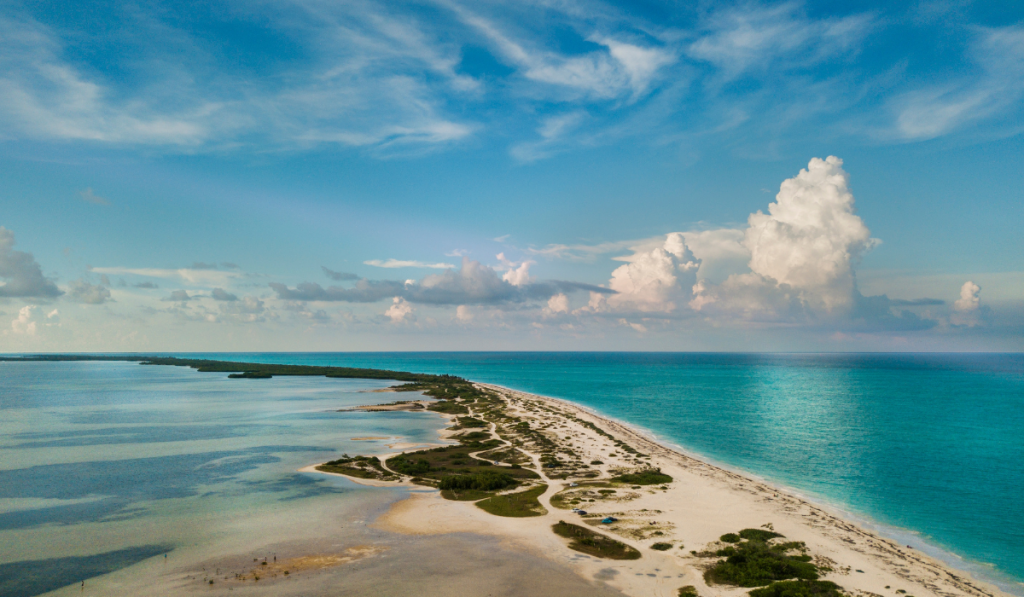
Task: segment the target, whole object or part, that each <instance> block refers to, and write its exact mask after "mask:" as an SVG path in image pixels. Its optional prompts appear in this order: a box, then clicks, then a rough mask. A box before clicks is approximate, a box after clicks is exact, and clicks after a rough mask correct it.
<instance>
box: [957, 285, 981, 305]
mask: <svg viewBox="0 0 1024 597" xmlns="http://www.w3.org/2000/svg"><path fill="white" fill-rule="evenodd" d="M980 305H981V286H978V285H977V284H975V283H974V282H971V281H967V282H964V285H963V286H961V287H960V298H959V299H957V300H956V301H955V302H954V303H953V308H954V309H956V310H957V311H964V312H968V311H976V310H977V309H978V307H979V306H980Z"/></svg>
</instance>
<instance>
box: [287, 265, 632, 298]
mask: <svg viewBox="0 0 1024 597" xmlns="http://www.w3.org/2000/svg"><path fill="white" fill-rule="evenodd" d="M270 287H271V288H272V289H273V290H274V292H275V293H277V296H278V298H281V299H283V300H294V301H341V302H350V303H373V302H377V301H380V300H383V299H385V298H392V297H396V296H397V297H400V298H402V299H403V300H406V301H409V302H410V303H420V304H430V305H496V304H501V303H521V302H524V301H528V300H547V299H549V298H550V297H551V296H552V295H554V294H557V293H559V292H573V291H592V292H597V293H604V294H609V293H613V292H614V291H612V290H609V289H607V288H601V287H599V286H594V285H591V284H582V283H579V282H567V281H561V280H548V281H541V282H528V283H523V284H522V285H520V286H515V285H513V284H511V283H509V282H508V281H507V280H503V279H502V278H501V277H499V275H498V272H496V271H495V270H494V269H493V268H491V267H488V266H486V265H483V264H482V263H480V262H479V261H473V260H471V259H469V258H466V257H463V259H462V267H461V268H460V269H458V270H454V269H449V270H446V271H444V272H443V273H439V274H432V275H429V276H426V277H424V278H423V279H422V280H420V281H416V280H406V281H404V282H399V281H394V280H365V279H364V280H359V281H358V282H356V283H355V284H353V285H352V287H350V288H346V287H342V286H331V287H329V288H323V287H321V286H320V285H319V284H316V283H314V282H303V283H301V284H298V285H297V286H296V287H295V288H288V287H287V286H285V285H284V284H279V283H274V282H272V283H271V284H270Z"/></svg>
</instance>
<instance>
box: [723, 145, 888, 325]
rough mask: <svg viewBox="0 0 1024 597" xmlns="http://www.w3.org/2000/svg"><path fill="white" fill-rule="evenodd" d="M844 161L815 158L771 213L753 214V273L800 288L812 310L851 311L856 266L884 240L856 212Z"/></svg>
mask: <svg viewBox="0 0 1024 597" xmlns="http://www.w3.org/2000/svg"><path fill="white" fill-rule="evenodd" d="M849 182H850V178H849V175H848V174H847V173H846V171H845V170H843V161H842V160H840V159H839V158H837V157H835V156H829V157H828V158H826V159H824V160H822V159H819V158H814V159H812V160H811V162H810V164H808V166H807V169H806V170H801V171H800V173H799V174H798V175H797V176H796V177H794V178H790V179H788V180H786V181H785V182H783V183H782V188H781V189H780V191H779V194H778V195H776V196H775V201H776V202H775V203H772V204H770V205H769V206H768V213H767V214H765V213H762V212H760V211H758V212H757V213H755V214H751V216H750V218H749V220H748V222H749V224H750V227H749V228H747V230H746V233H745V236H744V240H743V244H744V246H745V247H746V248H747V249H748V250H749V251H750V254H751V255H750V269H751V270H752V271H753V272H754V273H756V274H760V275H762V276H764V277H766V278H769V279H772V280H775V281H776V282H777V283H778V284H787V285H789V286H790V287H792V288H794V289H797V291H798V292H799V293H800V295H801V298H802V299H803V300H804V301H805V302H807V303H808V304H809V305H810V306H811V307H812V308H816V309H824V310H825V311H832V310H833V309H836V308H842V307H845V306H848V305H849V304H850V302H851V300H852V298H851V297H852V295H853V289H854V275H853V265H854V263H855V262H856V260H857V259H858V258H859V257H860V256H861V255H862V254H864V252H866V251H868V250H869V249H871V248H872V247H873V246H875V245H877V244H878V243H879V242H880V241H878V240H876V239H872V238H871V232H870V231H869V230H868V228H867V226H865V225H864V222H863V221H862V220H861V219H860V217H859V216H857V215H856V214H855V213H854V209H853V193H851V192H850V186H849Z"/></svg>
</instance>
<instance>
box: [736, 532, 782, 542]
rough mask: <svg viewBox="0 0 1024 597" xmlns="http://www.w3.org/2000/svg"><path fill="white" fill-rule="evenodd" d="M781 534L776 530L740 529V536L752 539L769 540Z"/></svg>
mask: <svg viewBox="0 0 1024 597" xmlns="http://www.w3.org/2000/svg"><path fill="white" fill-rule="evenodd" d="M781 536H782V535H780V534H778V533H776V532H775V531H766V530H764V529H743V530H742V531H740V537H743V538H744V539H749V540H751V541H768V540H769V539H774V538H776V537H781Z"/></svg>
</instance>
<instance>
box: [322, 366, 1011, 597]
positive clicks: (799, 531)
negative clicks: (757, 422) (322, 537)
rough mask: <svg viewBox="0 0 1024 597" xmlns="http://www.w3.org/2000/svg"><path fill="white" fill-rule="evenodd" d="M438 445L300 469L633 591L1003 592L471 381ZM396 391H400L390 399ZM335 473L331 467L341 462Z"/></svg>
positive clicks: (454, 399) (728, 478) (561, 409)
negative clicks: (377, 492) (405, 494)
mask: <svg viewBox="0 0 1024 597" xmlns="http://www.w3.org/2000/svg"><path fill="white" fill-rule="evenodd" d="M460 385H461V389H460V390H453V389H451V387H448V388H445V387H444V386H443V384H442V385H440V386H432V387H429V388H425V387H423V386H420V389H421V390H427V393H428V395H433V396H434V397H435V398H442V400H441V401H440V402H437V403H434V404H430V405H428V409H429V410H433V411H439V412H441V413H443V414H444V415H445V416H447V417H448V418H449V419H450V421H451V422H452V426H451V427H449V428H448V429H447V430H445V431H444V432H442V437H441V439H442V440H443V441H445V442H447V443H446V445H441V446H436V447H431V448H428V449H425V450H423V449H421V450H416V451H411V452H395V453H391V454H384V455H380V456H377V457H375V458H374V457H369V458H374V460H372V461H370V462H367V461H366V460H362V461H359V460H357V459H360V458H363V459H365V458H368V457H366V456H355V457H349V456H346V458H345V459H342V460H348V461H347V462H341V463H338V464H336V465H334V467H333V468H332V466H331V465H319V466H317V467H310V468H309V469H305V470H319V471H321V472H333V473H340V474H346V473H350V472H351V471H344V470H341V469H339V468H337V467H338V466H341V467H355V468H357V469H359V472H357V473H356V474H355V475H351V474H349V475H348V476H350V478H353V480H355V481H357V482H361V483H367V484H372V485H400V484H404V485H410V486H418V487H422V488H424V489H426V488H432V489H437V490H439V491H418V492H414V493H413V494H412V495H411V497H409V498H408V499H406V500H403V501H401V502H398V503H397V504H396V505H395V506H394V507H392V509H391V510H390V511H389V512H388V513H386V514H385V515H384V516H382V517H381V518H380V519H379V520H378V521H377V522H376V523H375V524H376V526H377V527H378V528H382V529H386V530H390V531H394V532H400V533H408V534H415V535H435V534H445V533H454V532H472V533H481V534H487V535H496V536H499V537H502V538H504V539H506V540H507V541H509V542H511V543H513V544H515V545H516V546H517V547H519V548H520V549H525V550H528V551H531V552H534V553H536V554H538V555H541V556H543V557H546V558H549V559H551V560H553V561H555V562H557V563H561V564H565V565H568V566H570V567H571V568H572V569H573V570H574V571H576V572H577V573H578V574H579V575H581V576H583V577H585V578H588V579H597V580H599V581H603V582H605V583H607V584H608V585H610V586H612V587H614V588H616V589H619V590H620V591H622V592H623V593H625V594H627V595H636V596H638V597H639V596H649V595H673V596H674V595H687V596H689V597H695V596H699V597H712V596H715V597H717V596H725V597H732V596H736V597H739V596H741V595H746V594H748V593H750V594H751V595H752V597H804V596H812V595H813V596H817V597H838V596H841V595H858V596H862V597H875V596H884V597H907V596H908V595H909V596H911V597H924V596H934V597H997V596H1002V595H1005V593H1003V592H1002V591H1000V590H999V589H998V588H996V587H994V586H991V585H989V584H987V583H984V582H981V581H978V580H976V579H974V578H973V577H971V576H970V575H968V574H966V573H963V572H960V571H956V570H953V569H951V568H949V567H947V566H946V565H944V564H943V563H941V562H939V561H937V560H934V559H933V558H930V557H929V556H927V555H925V554H922V553H920V552H919V551H916V550H914V549H911V548H909V547H904V546H901V545H898V544H896V543H895V542H893V541H891V540H889V539H885V538H883V537H880V536H878V535H877V534H875V533H873V532H871V531H869V530H866V529H864V528H862V527H861V526H859V525H857V524H854V523H852V522H849V521H846V520H843V519H842V518H840V517H839V516H837V515H836V514H835V513H832V512H830V511H828V510H827V509H826V508H823V507H822V506H819V505H816V504H813V503H811V502H808V501H806V500H804V499H801V498H799V497H797V496H795V495H792V494H790V493H787V492H786V491H783V490H780V489H778V488H775V487H772V486H770V485H769V484H767V483H765V482H763V481H759V480H756V479H753V478H750V477H746V476H744V475H742V474H739V473H736V472H732V471H729V470H725V469H722V468H720V467H717V466H713V465H711V464H709V463H707V462H704V461H701V460H699V459H697V458H694V457H692V456H689V455H686V454H683V453H680V452H678V451H675V450H672V449H669V448H667V447H665V446H662V445H660V444H658V443H656V442H654V441H652V440H651V439H649V438H647V437H645V436H644V435H642V434H641V433H639V432H637V431H636V430H634V429H631V428H629V427H627V426H625V425H623V424H621V423H618V422H616V421H613V420H610V419H606V418H603V417H600V416H598V415H596V414H594V413H592V412H589V411H587V410H586V409H583V408H581V407H579V406H576V405H574V404H572V403H568V402H564V401H560V400H555V399H551V398H546V397H542V396H536V395H531V394H526V393H523V392H517V391H514V390H510V389H508V388H503V387H500V386H494V385H486V384H472V385H471V386H469V387H471V388H472V391H468V390H467V389H466V388H467V385H468V384H466V383H465V382H463V383H462V384H460ZM400 388H402V386H398V389H400ZM336 462H337V461H336Z"/></svg>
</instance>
